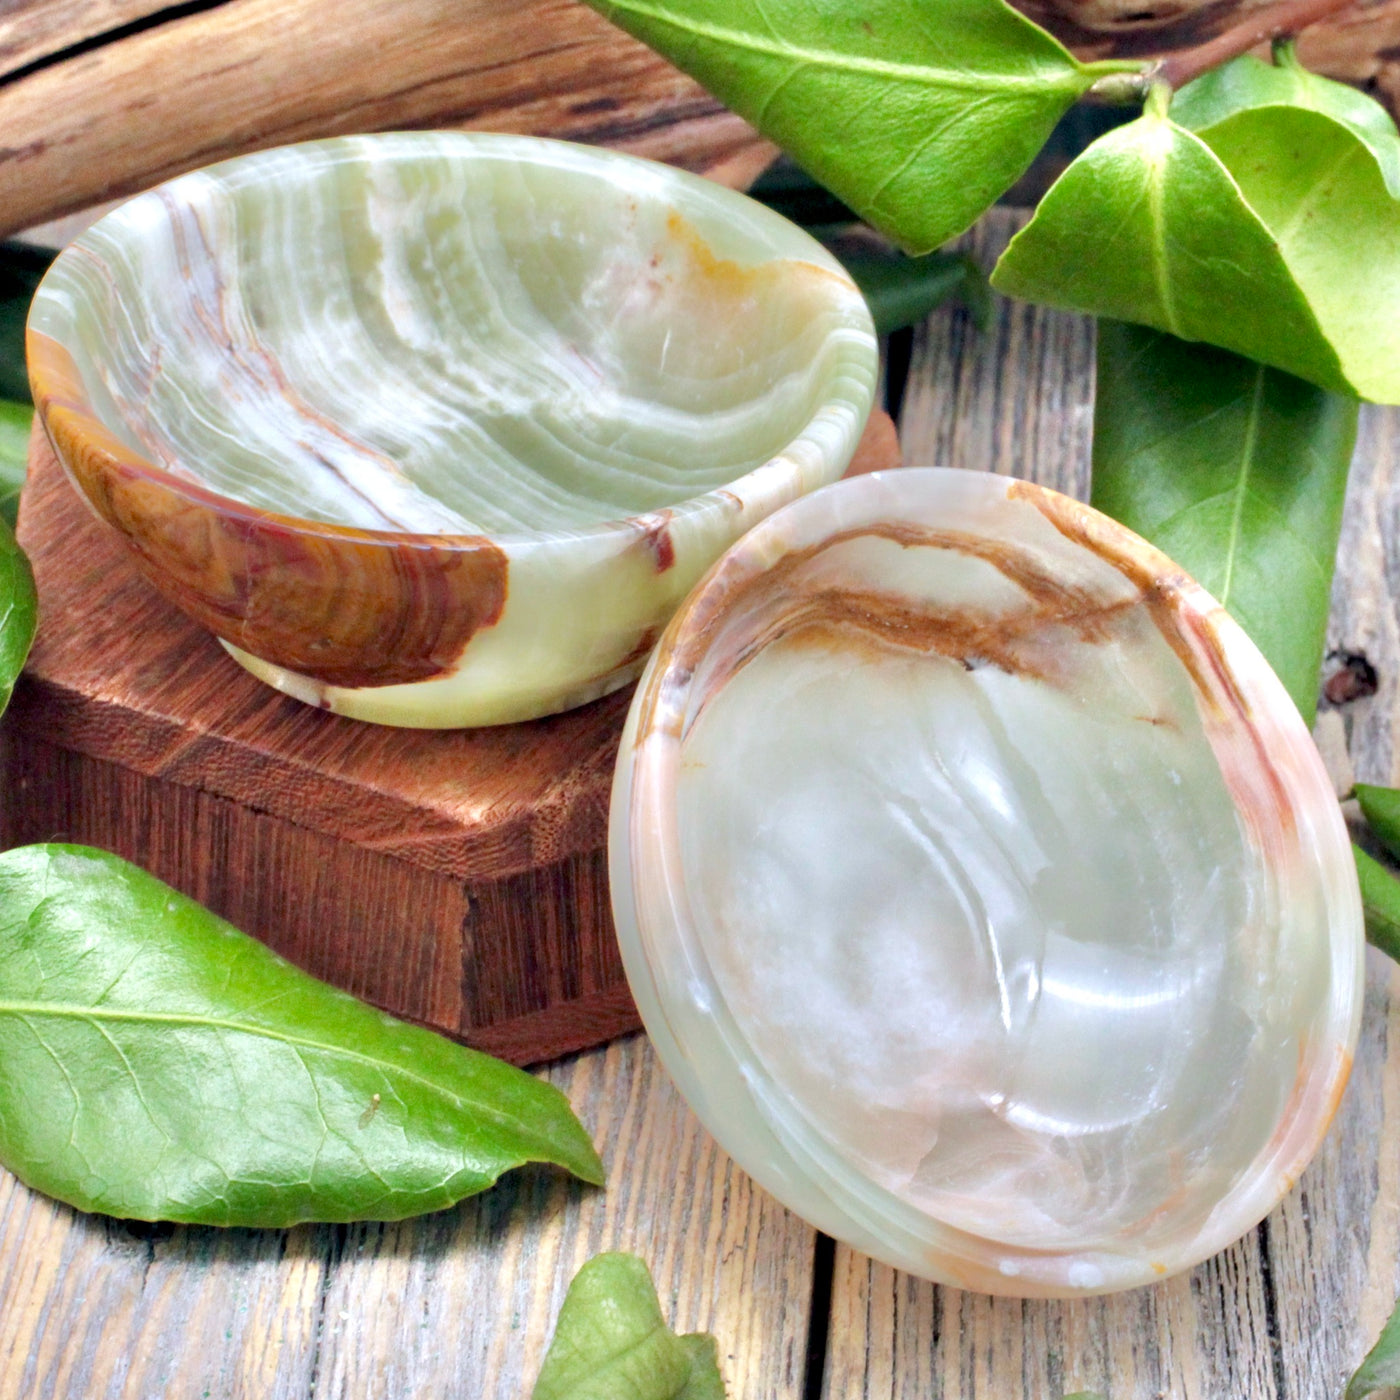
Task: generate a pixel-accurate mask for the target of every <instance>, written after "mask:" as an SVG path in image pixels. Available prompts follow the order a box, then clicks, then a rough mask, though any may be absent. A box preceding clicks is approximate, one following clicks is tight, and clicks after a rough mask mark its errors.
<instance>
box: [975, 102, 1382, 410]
mask: <svg viewBox="0 0 1400 1400" xmlns="http://www.w3.org/2000/svg"><path fill="white" fill-rule="evenodd" d="M1354 271H1355V268H1354V259H1353V273H1354ZM1358 280H1362V279H1358ZM992 285H993V286H994V287H995V288H996V289H997V290H998V291H1001V292H1005V293H1007V294H1008V295H1011V296H1019V297H1025V298H1027V299H1028V300H1031V301H1040V302H1045V303H1048V304H1049V305H1052V306H1062V307H1066V308H1068V309H1070V310H1075V311H1088V312H1091V313H1092V314H1094V315H1096V316H1100V317H1104V318H1107V319H1111V320H1116V321H1133V322H1137V323H1139V324H1142V325H1148V326H1152V327H1154V328H1155V329H1157V330H1161V331H1167V332H1169V333H1171V334H1172V335H1174V336H1177V337H1179V338H1180V339H1182V340H1199V341H1206V342H1208V343H1210V344H1212V345H1218V346H1221V347H1223V348H1224V349H1226V350H1233V351H1235V352H1236V353H1237V354H1240V355H1245V356H1247V357H1249V358H1251V359H1256V360H1261V361H1263V362H1264V363H1265V364H1271V365H1275V366H1276V367H1278V368H1280V369H1286V370H1288V371H1289V372H1290V373H1293V374H1296V375H1299V376H1301V377H1302V378H1304V379H1307V380H1310V381H1311V382H1312V383H1315V384H1321V385H1323V386H1324V387H1326V388H1331V389H1337V390H1341V391H1343V392H1345V391H1346V390H1347V389H1348V387H1349V385H1348V382H1347V379H1346V376H1345V374H1344V373H1343V371H1342V367H1341V363H1340V361H1339V360H1338V358H1337V354H1336V352H1335V350H1334V349H1333V348H1332V346H1331V344H1330V343H1329V341H1328V340H1327V338H1326V336H1325V335H1324V334H1323V333H1322V328H1321V326H1320V325H1319V324H1318V320H1317V318H1316V317H1315V316H1314V315H1313V312H1312V309H1311V308H1310V307H1309V305H1308V302H1307V299H1306V297H1305V296H1304V294H1303V292H1302V290H1301V289H1300V288H1299V286H1298V284H1297V283H1296V282H1295V280H1294V278H1293V276H1292V273H1291V272H1290V271H1289V268H1288V265H1287V263H1286V262H1285V261H1284V258H1283V254H1282V253H1281V252H1280V251H1279V247H1278V244H1277V242H1276V241H1275V239H1274V237H1273V235H1272V234H1271V233H1270V232H1269V230H1268V229H1267V228H1266V227H1265V225H1264V223H1263V222H1262V221H1261V220H1260V219H1259V217H1258V216H1257V215H1256V214H1255V213H1254V211H1253V210H1252V209H1251V208H1250V207H1249V205H1248V204H1247V203H1246V202H1245V200H1244V199H1243V198H1242V196H1241V195H1240V192H1239V188H1238V186H1237V185H1236V184H1235V181H1234V180H1233V178H1232V177H1231V175H1230V173H1229V171H1227V170H1226V169H1225V167H1224V166H1223V165H1222V164H1221V163H1220V161H1219V159H1218V158H1217V157H1216V155H1215V154H1214V152H1212V151H1211V150H1210V149H1209V147H1207V146H1206V144H1205V143H1204V142H1203V141H1202V140H1201V139H1200V137H1198V136H1195V135H1193V134H1192V133H1191V132H1189V131H1186V130H1184V129H1183V128H1182V127H1179V126H1177V125H1176V123H1175V122H1172V121H1170V120H1168V119H1167V117H1165V116H1164V115H1162V114H1161V113H1159V112H1155V111H1150V110H1149V111H1148V112H1146V113H1145V114H1144V115H1143V116H1142V117H1141V118H1139V119H1138V120H1137V121H1135V122H1130V123H1129V124H1128V125H1127V126H1123V127H1119V128H1118V129H1117V130H1115V131H1111V132H1109V133H1108V134H1107V135H1106V136H1103V137H1100V139H1099V140H1097V141H1095V142H1094V144H1093V145H1092V146H1090V147H1089V149H1088V150H1087V151H1085V152H1084V154H1083V155H1082V156H1080V157H1079V159H1078V160H1076V161H1075V162H1074V163H1073V164H1072V165H1071V166H1070V167H1069V169H1068V170H1066V171H1065V173H1064V174H1063V175H1062V176H1061V177H1060V178H1059V180H1057V181H1056V182H1055V184H1054V185H1053V186H1052V187H1051V188H1050V190H1049V192H1048V193H1047V194H1046V196H1045V198H1044V199H1042V200H1041V202H1040V206H1039V208H1038V209H1037V210H1036V213H1035V216H1034V218H1032V219H1031V221H1030V223H1028V224H1027V225H1026V227H1025V228H1023V229H1022V230H1021V232H1020V233H1018V234H1017V235H1016V237H1015V238H1013V239H1012V240H1011V243H1010V244H1009V245H1008V247H1007V249H1006V251H1005V252H1004V253H1003V254H1002V257H1001V261H1000V262H999V263H998V264H997V267H996V270H995V271H994V272H993V273H992Z"/></svg>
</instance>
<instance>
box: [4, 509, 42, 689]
mask: <svg viewBox="0 0 1400 1400" xmlns="http://www.w3.org/2000/svg"><path fill="white" fill-rule="evenodd" d="M38 615H39V604H38V598H37V596H36V594H35V592H34V575H33V573H32V572H31V571H30V568H29V560H28V559H27V558H26V557H25V553H24V551H23V550H22V549H21V548H20V547H19V545H18V544H16V543H15V537H14V535H13V534H12V533H11V531H10V527H9V526H8V525H5V524H3V523H0V712H3V711H4V709H5V707H6V706H7V705H8V704H9V703H10V693H11V692H12V691H13V690H14V688H15V681H16V680H17V679H18V678H19V673H20V671H21V669H22V668H23V666H24V659H25V657H27V656H28V655H29V647H30V643H32V642H33V640H34V626H35V623H36V622H37V620H38Z"/></svg>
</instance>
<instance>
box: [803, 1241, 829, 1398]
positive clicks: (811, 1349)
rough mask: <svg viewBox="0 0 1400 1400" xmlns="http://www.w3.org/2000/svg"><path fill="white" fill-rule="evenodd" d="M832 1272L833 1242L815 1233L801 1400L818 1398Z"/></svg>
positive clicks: (823, 1379) (823, 1376)
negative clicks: (810, 1300)
mask: <svg viewBox="0 0 1400 1400" xmlns="http://www.w3.org/2000/svg"><path fill="white" fill-rule="evenodd" d="M835 1273H836V1241H835V1240H833V1239H832V1238H831V1236H830V1235H822V1234H818V1236H817V1237H816V1239H815V1241H814V1242H813V1244H812V1302H811V1306H810V1307H809V1308H808V1309H807V1356H806V1359H805V1361H804V1362H803V1365H802V1400H822V1386H823V1385H824V1384H825V1382H826V1345H827V1339H828V1338H829V1337H830V1335H831V1290H832V1280H833V1278H834V1276H835Z"/></svg>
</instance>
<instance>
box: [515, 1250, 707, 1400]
mask: <svg viewBox="0 0 1400 1400" xmlns="http://www.w3.org/2000/svg"><path fill="white" fill-rule="evenodd" d="M533 1400H724V1382H723V1381H722V1380H721V1378H720V1373H719V1349H718V1347H717V1346H716V1345H715V1339H714V1338H713V1337H711V1336H708V1335H706V1334H704V1333H699V1332H696V1333H691V1334H689V1335H687V1336H684V1337H677V1336H676V1335H675V1333H673V1332H672V1331H671V1330H670V1329H669V1328H668V1327H667V1326H666V1320H665V1318H663V1317H662V1315H661V1305H660V1303H659V1302H658V1301H657V1297H656V1286H655V1285H654V1284H653V1283H652V1281H651V1274H650V1273H649V1272H648V1271H647V1266H646V1265H645V1264H643V1263H642V1261H641V1260H640V1259H638V1258H637V1257H636V1256H635V1255H632V1254H600V1255H598V1257H597V1258H596V1259H591V1260H589V1262H588V1263H587V1264H585V1265H584V1266H583V1268H582V1269H580V1270H579V1271H578V1274H577V1276H576V1277H575V1278H574V1281H573V1283H571V1284H570V1285H569V1293H568V1296H567V1297H566V1298H565V1299H564V1306H563V1307H562V1308H560V1310H559V1321H558V1324H557V1325H556V1326H555V1329H554V1340H553V1341H552V1342H551V1343H550V1346H549V1353H548V1355H547V1356H546V1357H545V1359H544V1366H543V1367H542V1368H541V1370H540V1378H539V1380H538V1381H536V1382H535V1389H534V1394H533Z"/></svg>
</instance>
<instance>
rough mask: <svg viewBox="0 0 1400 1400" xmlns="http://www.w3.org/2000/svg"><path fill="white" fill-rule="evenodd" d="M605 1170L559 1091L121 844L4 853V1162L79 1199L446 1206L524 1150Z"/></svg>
mask: <svg viewBox="0 0 1400 1400" xmlns="http://www.w3.org/2000/svg"><path fill="white" fill-rule="evenodd" d="M531 1161H539V1162H552V1163H556V1164H558V1165H559V1166H561V1167H565V1168H567V1169H568V1170H569V1171H571V1172H573V1173H574V1174H575V1175H577V1176H580V1177H582V1178H583V1179H584V1180H586V1181H592V1182H601V1181H602V1169H601V1166H600V1164H599V1161H598V1157H597V1154H596V1153H595V1152H594V1150H593V1148H592V1145H591V1144H590V1143H589V1141H588V1138H587V1136H586V1135H585V1134H584V1131H583V1129H582V1127H581V1126H580V1125H579V1123H578V1121H577V1120H576V1119H575V1118H574V1116H573V1114H572V1113H571V1112H570V1110H569V1106H568V1104H567V1102H566V1101H565V1099H564V1097H563V1095H561V1094H560V1093H559V1092H558V1090H556V1089H554V1088H553V1087H552V1086H551V1085H549V1084H546V1083H545V1082H543V1081H542V1080H539V1079H536V1078H534V1077H533V1076H531V1075H528V1074H525V1073H523V1072H522V1071H520V1070H517V1069H514V1068H512V1067H511V1066H509V1065H505V1064H502V1063H501V1062H500V1061H498V1060H493V1059H491V1058H490V1057H489V1056H486V1055H482V1054H478V1053H477V1052H475V1051H471V1050H466V1049H464V1048H462V1047H461V1046H458V1045H454V1044H452V1043H451V1042H450V1041H447V1040H444V1039H442V1038H441V1037H440V1036H436V1035H433V1034H431V1033H430V1032H428V1031H425V1030H421V1029H419V1028H418V1027H416V1026H409V1025H405V1024H403V1023H402V1022H400V1021H395V1020H393V1019H392V1018H390V1017H388V1016H386V1015H383V1014H382V1013H380V1012H378V1011H375V1010H374V1009H373V1008H371V1007H368V1006H366V1005H364V1004H363V1003H362V1002H358V1001H356V1000H355V999H354V998H353V997H350V996H346V995H345V994H344V993H342V992H338V991H335V990H334V989H332V988H330V987H328V986H326V985H325V984H324V983H321V982H318V981H316V980H315V979H314V978H311V977H308V976H307V975H306V974H305V973H303V972H300V971H299V970H297V969H296V968H294V967H293V966H292V965H291V964H290V963H287V962H285V961H284V960H283V959H281V958H279V957H277V956H276V955H275V954H273V953H272V952H271V951H269V950H268V949H267V948H265V947H264V946H263V945H262V944H261V943H258V942H257V941H256V940H255V939H252V938H249V937H247V935H245V934H242V933H240V932H238V930H237V929H235V928H233V927H231V926H230V925H229V924H227V923H225V922H224V921H223V920H222V919H219V918H217V917H216V916H215V915H213V914H211V913H209V911H208V910H206V909H203V908H201V907H200V906H199V905H197V904H195V903H194V902H193V901H192V900H189V899H186V898H185V897H184V896H183V895H181V894H177V893H176V892H175V891H174V890H172V889H171V888H169V886H167V885H164V884H162V883H161V882H160V881H159V880H156V879H155V878H153V877H152V876H150V875H147V874H146V873H145V872H144V871H141V870H138V869H137V868H136V867H135V866H133V865H129V864H127V863H126V862H125V861H123V860H119V859H118V858H117V857H116V856H112V855H108V854H106V853H105V852H102V851H94V850H90V849H87V848H85V847H81V846H59V845H48V846H28V847H22V848H20V849H18V850H12V851H7V852H5V853H4V854H3V855H0V1162H3V1164H4V1165H5V1166H7V1167H8V1168H9V1169H10V1170H11V1171H13V1172H14V1173H15V1175H16V1176H18V1177H19V1178H20V1179H21V1180H22V1181H24V1182H25V1183H26V1184H27V1185H29V1186H32V1187H34V1188H36V1189H37V1190H40V1191H43V1192H46V1193H47V1194H48V1195H51V1196H56V1197H57V1198H58V1199H59V1200H62V1201H67V1202H69V1203H70V1204H71V1205H75V1206H78V1207H80V1208H81V1209H84V1210H98V1211H104V1212H106V1213H108V1214H110V1215H117V1216H126V1217H134V1218H136V1219H141V1220H179V1221H199V1222H202V1223H205V1224H211V1225H262V1226H282V1225H291V1224H294V1223H296V1222H297V1221H302V1220H328V1221H344V1220H361V1219H372V1220H395V1219H401V1218H402V1217H404V1216H408V1215H415V1214H418V1213H420V1212H423V1211H431V1210H440V1209H442V1208H443V1207H445V1206H450V1205H452V1204H453V1203H454V1202H455V1201H458V1200H460V1199H461V1198H462V1197H463V1196H468V1195H471V1194H472V1193H473V1192H476V1191H481V1190H483V1189H484V1188H485V1187H487V1186H490V1185H491V1184H492V1182H494V1181H495V1180H496V1178H497V1177H498V1176H499V1175H500V1174H501V1173H502V1172H504V1171H506V1170H508V1169H509V1168H511V1167H515V1166H519V1165H520V1164H521V1163H524V1162H531Z"/></svg>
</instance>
